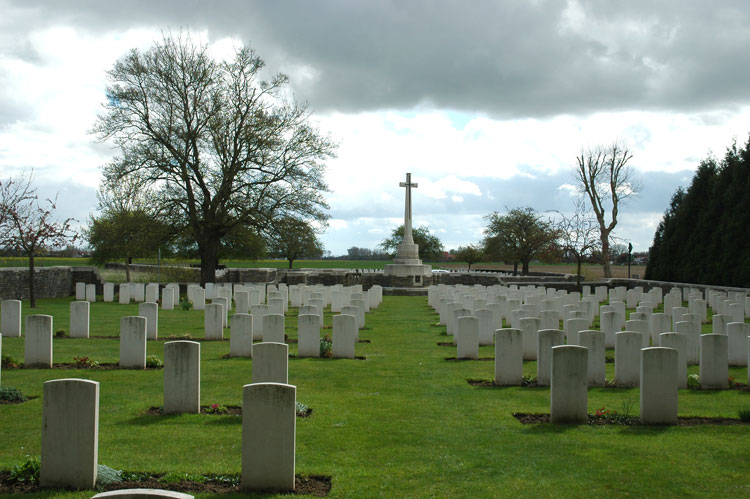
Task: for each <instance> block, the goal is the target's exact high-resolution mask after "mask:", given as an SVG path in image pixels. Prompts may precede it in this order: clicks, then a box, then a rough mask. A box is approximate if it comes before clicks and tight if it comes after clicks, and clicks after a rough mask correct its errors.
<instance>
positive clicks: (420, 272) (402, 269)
mask: <svg viewBox="0 0 750 499" xmlns="http://www.w3.org/2000/svg"><path fill="white" fill-rule="evenodd" d="M417 262H419V260H417ZM383 274H384V275H386V276H398V277H401V276H432V266H431V265H422V264H421V263H416V264H401V263H392V264H388V265H386V266H385V267H384V268H383Z"/></svg>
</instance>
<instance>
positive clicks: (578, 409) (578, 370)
mask: <svg viewBox="0 0 750 499" xmlns="http://www.w3.org/2000/svg"><path fill="white" fill-rule="evenodd" d="M589 353H590V352H589V350H588V349H587V348H585V347H582V346H576V345H560V346H555V347H552V349H551V356H550V357H551V365H550V420H551V421H552V422H553V423H586V422H587V421H588V383H587V380H588V377H589V373H588V356H589ZM639 354H640V355H639V357H640V358H639V373H640V376H639V378H640V420H641V422H642V423H644V424H676V423H677V395H678V375H677V362H678V360H677V351H676V350H674V349H672V348H664V347H649V348H643V349H640V350H639Z"/></svg>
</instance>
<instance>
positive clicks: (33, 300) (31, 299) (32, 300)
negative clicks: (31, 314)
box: [29, 251, 36, 308]
mask: <svg viewBox="0 0 750 499" xmlns="http://www.w3.org/2000/svg"><path fill="white" fill-rule="evenodd" d="M29 307H30V308H36V297H35V296H34V252H33V251H31V252H29Z"/></svg>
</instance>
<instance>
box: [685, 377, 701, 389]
mask: <svg viewBox="0 0 750 499" xmlns="http://www.w3.org/2000/svg"><path fill="white" fill-rule="evenodd" d="M687 386H688V388H689V389H691V390H700V387H701V377H700V376H698V375H697V374H691V375H689V376H688V379H687Z"/></svg>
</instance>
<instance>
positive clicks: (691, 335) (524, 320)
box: [428, 286, 750, 388]
mask: <svg viewBox="0 0 750 499" xmlns="http://www.w3.org/2000/svg"><path fill="white" fill-rule="evenodd" d="M597 289H601V288H597ZM430 291H431V293H432V297H431V298H432V305H433V306H434V307H436V308H437V310H438V311H439V312H440V316H441V321H440V322H441V323H445V324H446V325H447V331H448V334H449V335H453V334H454V332H455V333H456V334H455V335H454V344H456V346H457V357H458V358H467V359H476V358H478V357H479V345H491V344H492V343H493V339H494V338H495V331H496V330H497V329H498V328H502V326H503V318H504V317H507V316H508V315H510V317H511V319H510V322H511V326H512V328H513V329H515V330H518V331H519V332H520V333H519V334H520V340H519V341H520V342H519V343H518V347H519V348H520V349H521V350H520V351H521V354H520V355H521V357H519V358H518V359H515V354H514V353H513V352H514V351H515V350H513V349H511V350H510V352H508V353H507V355H510V356H511V358H513V359H515V360H513V365H519V366H520V365H521V364H520V363H521V362H522V360H537V361H538V364H537V370H538V376H537V377H538V381H539V383H540V384H547V383H548V379H549V374H548V373H549V349H550V348H551V347H552V346H555V345H562V344H565V343H566V341H565V340H566V338H567V344H569V345H582V346H586V347H588V348H590V349H592V354H591V355H590V357H589V358H590V360H591V362H590V368H591V369H590V371H591V372H590V378H591V379H590V381H589V382H590V383H591V384H592V385H593V386H601V385H603V383H604V361H605V356H604V355H605V348H606V347H615V372H616V376H615V378H616V380H615V382H616V383H617V384H618V385H619V386H635V385H636V384H637V376H634V375H633V374H632V373H634V372H635V373H637V361H638V359H637V356H638V354H637V350H634V349H636V347H637V348H646V347H648V346H649V345H650V342H651V341H653V345H654V346H673V347H674V348H677V349H678V350H679V352H680V360H679V365H680V366H681V368H680V372H681V373H682V374H684V375H682V374H681V377H680V380H681V381H680V384H681V387H684V386H683V385H685V384H686V383H687V378H686V376H687V374H686V372H687V365H688V364H691V365H695V364H700V365H701V372H704V371H705V372H706V377H707V381H706V383H705V385H704V386H706V387H709V386H711V387H716V388H719V387H720V386H719V384H717V383H714V382H712V381H711V380H712V379H715V378H716V376H712V375H711V374H710V373H714V372H717V371H716V370H717V369H718V370H719V371H718V373H723V372H726V370H727V366H728V365H737V366H746V365H748V362H750V360H748V359H749V356H748V336H750V324H747V323H744V322H734V323H729V324H726V325H722V326H721V327H720V328H718V327H717V328H716V329H717V330H718V331H721V332H720V333H718V334H719V335H721V336H723V337H724V338H725V339H726V344H727V347H726V348H722V347H720V346H719V347H717V348H718V349H717V348H712V347H711V346H707V348H709V350H708V351H707V352H703V348H702V345H704V344H706V345H713V343H709V342H714V341H716V342H719V343H721V342H723V341H724V340H722V339H713V336H714V335H709V336H711V337H712V338H711V339H708V340H704V339H703V338H702V336H706V335H701V334H700V333H701V326H700V322H697V321H692V320H691V321H681V320H676V322H675V325H676V326H677V327H676V328H675V329H676V331H674V332H671V331H669V330H668V328H664V330H657V331H658V335H656V336H655V337H653V339H651V331H650V329H649V328H648V321H646V320H643V319H642V318H639V317H638V316H637V315H636V314H637V313H633V314H631V317H633V316H636V319H633V320H629V321H622V322H624V325H625V327H626V329H627V331H620V328H618V327H614V325H613V324H614V323H615V321H614V320H612V318H613V316H617V315H621V317H623V318H624V316H625V311H624V303H623V302H615V303H619V305H622V306H623V308H622V310H617V311H610V310H607V311H605V312H604V313H603V314H602V318H601V328H600V329H601V330H600V331H595V330H590V326H591V322H592V319H593V317H591V316H590V315H588V314H581V312H580V310H578V311H575V312H574V314H575V315H573V316H572V317H571V318H568V319H566V320H564V321H563V324H564V325H565V328H564V331H565V332H563V331H560V330H559V329H558V327H559V324H560V322H559V320H560V318H559V314H558V312H557V309H555V308H553V306H554V304H553V303H549V300H547V301H548V303H546V305H547V306H549V307H550V309H549V310H541V311H539V310H538V307H536V304H537V303H538V302H537V301H535V300H534V297H537V298H538V297H540V296H547V294H548V293H547V291H546V290H544V291H541V292H540V290H539V289H530V288H527V289H526V290H524V291H526V292H525V296H524V297H525V298H526V299H527V300H528V299H530V300H529V301H530V302H531V303H527V304H520V303H521V300H519V299H517V296H518V294H517V291H518V290H513V289H512V288H494V289H493V291H494V293H493V294H492V295H488V294H484V296H482V293H487V291H486V290H483V289H482V288H480V287H471V288H469V287H464V288H463V289H462V288H460V287H455V288H451V287H448V286H444V287H442V289H441V288H440V287H436V288H434V289H431V290H430ZM430 291H428V293H429V292H430ZM514 292H516V293H515V294H514V295H511V294H510V293H514ZM537 293H538V294H537ZM555 294H556V295H557V296H558V297H563V296H565V295H563V294H562V293H558V292H556V293H555ZM602 294H603V293H601V292H600V294H599V296H601V295H602ZM509 295H510V296H513V297H512V298H509ZM428 296H429V295H428ZM574 296H575V295H574ZM589 296H592V295H589ZM669 296H674V293H670V294H669V295H667V297H669ZM652 298H654V299H658V296H653V295H652ZM488 299H489V300H491V301H489V302H488ZM593 300H598V297H596V298H593V299H592V298H590V299H589V300H587V301H582V302H581V303H586V302H588V303H591V302H592V301H593ZM735 303H736V302H735ZM680 304H681V303H680ZM571 305H573V304H572V303H567V304H565V305H564V307H568V306H571ZM596 305H597V306H598V305H599V304H598V302H597V303H596ZM465 307H472V308H465ZM474 307H485V308H474ZM514 307H521V308H517V309H514ZM601 308H602V309H603V308H604V307H601ZM616 308H618V307H616ZM639 308H640V307H639ZM644 308H648V307H644ZM678 308H679V307H673V313H672V315H673V316H674V317H675V318H677V317H678V314H680V313H682V314H683V316H682V318H684V315H685V314H687V312H683V311H680V310H678ZM509 309H514V310H511V311H510V314H509ZM590 309H593V307H590ZM641 313H642V314H645V313H646V312H645V311H644V312H641ZM525 314H528V315H530V317H520V316H521V315H525ZM534 314H536V315H537V316H534ZM653 315H654V316H658V315H661V316H662V317H664V316H665V314H653ZM705 315H706V312H705V310H704V312H703V316H705ZM696 316H697V315H696ZM714 319H715V322H714V324H716V316H715V317H714ZM696 322H697V323H696ZM496 345H497V343H496ZM628 352H629V353H628ZM633 352H635V353H633ZM722 365H723V367H720V366H722ZM618 366H619V367H618ZM515 371H516V370H515V369H514V372H515ZM518 372H519V373H520V371H518ZM717 376H718V377H719V379H720V377H721V374H717ZM514 377H515V376H514ZM520 377H521V375H520V374H518V375H517V382H518V383H520ZM748 377H749V379H750V374H749V375H748ZM634 380H635V381H634ZM726 386H727V383H726V380H725V382H724V383H723V386H721V387H723V388H726Z"/></svg>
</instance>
